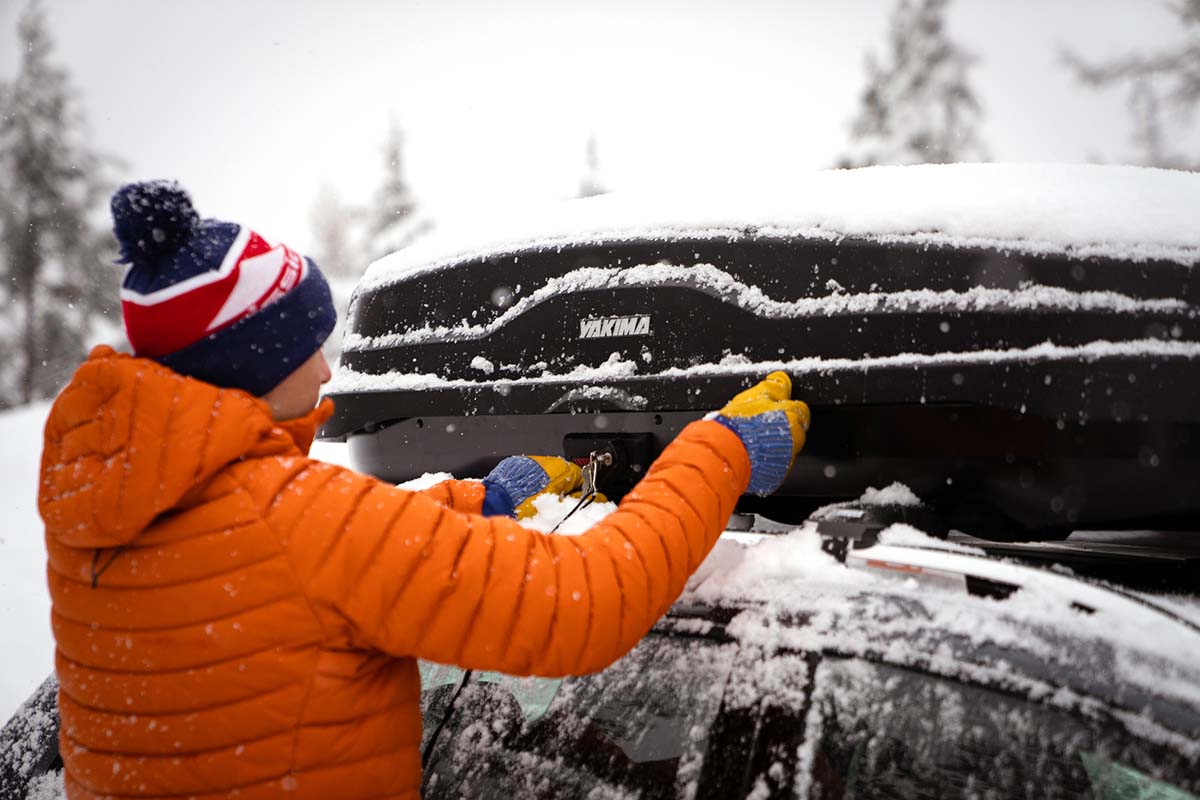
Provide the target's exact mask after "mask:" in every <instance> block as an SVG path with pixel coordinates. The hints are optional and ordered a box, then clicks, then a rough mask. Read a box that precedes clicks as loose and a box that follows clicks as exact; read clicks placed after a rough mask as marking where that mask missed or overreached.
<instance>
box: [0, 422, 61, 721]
mask: <svg viewBox="0 0 1200 800" xmlns="http://www.w3.org/2000/svg"><path fill="white" fill-rule="evenodd" d="M49 410H50V405H49V403H36V404H33V405H30V406H25V407H23V408H18V409H15V410H10V411H2V412H0V441H3V442H4V458H2V459H0V505H2V507H3V508H4V515H5V520H6V522H5V524H4V526H3V527H0V616H2V617H3V619H4V635H3V642H4V647H3V651H4V656H3V660H4V663H3V669H0V725H2V724H3V723H4V722H6V721H7V720H8V718H9V717H11V716H12V714H13V712H14V711H16V709H17V707H18V706H20V705H21V703H23V702H25V699H26V698H28V697H29V695H30V694H32V693H33V690H34V689H36V688H37V687H38V685H39V684H40V683H41V682H42V681H44V680H45V679H46V676H47V675H49V674H50V672H51V671H52V670H53V669H54V639H53V637H52V635H51V633H50V594H49V589H48V588H47V585H46V545H45V542H44V541H43V530H44V529H43V527H42V518H41V517H40V516H39V515H38V511H37V482H38V464H39V463H40V462H41V457H42V429H43V428H44V427H45V421H46V415H47V414H48V413H49Z"/></svg>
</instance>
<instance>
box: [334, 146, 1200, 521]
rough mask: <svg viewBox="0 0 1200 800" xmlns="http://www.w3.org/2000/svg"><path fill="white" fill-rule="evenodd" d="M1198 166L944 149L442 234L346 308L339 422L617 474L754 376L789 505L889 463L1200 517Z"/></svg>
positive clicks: (779, 510) (1081, 510)
mask: <svg viewBox="0 0 1200 800" xmlns="http://www.w3.org/2000/svg"><path fill="white" fill-rule="evenodd" d="M1198 213H1200V175H1197V174H1193V173H1183V172H1171V171H1163V170H1149V169H1140V168H1131V167H1105V166H1083V165H1077V166H1049V165H951V166H921V167H900V168H872V169H864V170H851V171H831V172H823V173H816V174H814V175H813V176H812V177H811V178H810V179H808V180H806V181H802V182H800V183H798V184H796V185H794V186H791V187H789V188H788V189H787V190H786V191H782V192H781V191H778V190H776V191H764V190H761V189H746V188H742V189H736V188H731V189H728V190H726V191H725V192H723V193H720V194H719V195H714V194H713V193H708V194H706V193H702V192H679V193H675V194H671V195H667V194H662V195H653V196H650V195H641V196H637V197H625V196H620V195H617V194H613V195H606V196H601V197H597V198H591V199H588V200H583V201H571V202H567V203H563V204H560V205H559V206H558V207H555V208H552V209H542V210H541V211H539V212H538V213H537V214H526V215H523V216H522V215H519V214H508V215H499V214H497V215H495V216H494V217H493V218H489V219H488V220H486V224H483V225H479V226H477V227H476V228H475V229H472V230H469V231H466V230H458V231H455V230H449V229H447V230H443V231H442V232H440V233H438V234H437V235H435V236H431V237H429V238H427V239H425V240H424V241H421V242H418V243H417V244H415V245H413V246H412V247H410V248H408V249H406V250H403V251H401V252H399V253H396V254H394V255H392V256H390V257H388V258H385V259H383V260H381V261H379V262H376V263H375V264H374V265H372V267H371V268H370V269H369V270H368V271H367V273H366V275H365V276H364V278H363V280H362V281H361V282H360V285H359V287H358V288H357V290H356V292H355V295H354V299H353V301H352V303H351V309H350V317H349V324H348V331H347V335H346V338H345V341H344V350H343V356H342V361H341V364H340V365H339V367H338V369H337V370H336V371H335V377H334V380H333V381H332V383H331V384H330V387H329V392H328V393H329V395H330V396H332V397H333V398H334V399H335V400H336V402H337V412H336V414H335V416H334V418H333V419H332V420H330V422H329V424H328V425H327V426H326V428H325V430H324V432H323V435H324V436H326V437H328V438H347V439H348V441H349V443H350V450H351V455H352V458H353V460H354V462H355V463H356V465H357V466H358V467H359V468H360V469H363V470H365V471H368V472H371V473H374V474H376V475H379V476H380V477H382V478H385V479H388V480H392V481H400V480H406V479H409V478H412V477H415V476H417V475H420V474H421V473H424V472H429V471H449V472H452V473H454V474H456V475H460V476H471V475H481V474H484V473H485V472H486V471H487V470H488V469H489V468H490V467H491V465H492V464H494V463H495V462H496V461H497V460H498V459H499V458H501V457H503V456H505V455H508V454H511V453H517V452H525V453H553V454H564V455H567V456H568V457H574V458H580V457H586V456H587V454H588V452H589V451H591V450H594V449H597V448H606V449H609V450H612V451H613V452H614V453H615V454H616V455H617V456H618V466H617V468H614V469H613V470H611V471H610V474H609V481H610V484H609V486H608V488H609V489H610V492H611V493H614V494H618V495H619V494H620V493H621V492H622V491H624V490H626V489H628V487H629V486H630V485H632V483H633V482H635V481H636V479H637V477H638V475H639V474H640V473H641V471H643V470H644V469H645V467H646V466H647V465H648V463H649V461H650V460H651V459H652V458H653V457H654V455H656V454H657V453H658V452H659V451H660V450H661V449H662V447H663V446H664V445H665V444H666V443H667V442H668V441H669V440H670V439H671V438H672V437H673V436H674V435H675V434H676V433H677V432H678V431H679V429H680V428H681V427H682V426H683V425H685V424H686V423H687V422H688V421H690V420H692V419H695V418H697V417H698V416H700V415H701V414H703V413H705V412H707V411H710V410H712V409H714V408H717V407H719V406H720V405H722V404H723V403H724V402H725V401H726V400H727V399H728V398H729V397H730V396H731V395H732V394H733V393H734V392H736V391H738V390H740V389H741V388H743V387H745V386H748V385H750V384H751V383H753V382H755V381H757V380H758V379H760V378H761V377H762V376H763V375H764V374H766V373H767V372H769V371H771V370H776V369H782V370H785V371H787V372H788V373H789V374H790V375H791V376H792V378H793V382H794V385H795V394H796V396H797V397H800V398H802V399H804V400H806V401H807V402H808V403H809V404H810V406H811V407H812V410H813V428H812V431H811V433H810V439H809V442H808V444H807V446H806V447H805V450H804V452H803V454H802V455H801V457H800V459H799V461H798V463H797V466H796V468H795V470H794V471H793V472H792V474H791V476H790V477H789V479H788V481H787V482H786V483H785V485H784V486H783V488H782V489H781V490H780V492H779V493H777V495H776V496H774V497H772V498H768V499H766V500H753V499H751V498H747V499H746V501H745V505H746V507H754V508H756V509H757V510H760V511H766V512H767V513H770V514H773V515H774V516H776V517H780V518H785V519H786V518H795V517H803V516H804V515H805V514H807V513H808V511H810V510H811V509H812V508H814V507H815V506H817V505H819V504H823V503H826V502H828V501H830V500H837V499H844V498H853V497H857V496H859V495H860V494H861V493H862V491H863V490H864V489H865V488H866V487H867V486H871V485H875V486H878V485H886V484H887V483H890V482H891V481H894V480H901V481H903V482H905V483H906V484H908V485H909V486H911V487H912V488H913V489H914V491H916V492H917V494H918V495H920V496H921V497H922V499H923V500H925V501H926V502H927V503H930V504H932V505H933V506H934V507H935V508H937V509H938V510H939V511H940V512H941V513H943V514H944V515H945V517H946V519H947V520H948V521H949V522H951V523H953V524H955V525H956V526H957V527H960V528H962V529H965V530H969V531H972V532H979V533H984V534H991V535H1024V533H1025V532H1028V531H1041V532H1044V533H1046V534H1054V533H1061V532H1062V531H1064V530H1069V529H1071V528H1079V527H1096V526H1106V527H1131V526H1155V527H1191V528H1194V529H1197V530H1200V492H1197V491H1196V487H1197V486H1200V324H1198V320H1197V315H1198V313H1200V272H1198V269H1200V268H1198V267H1197V266H1196V265H1197V263H1198V262H1200V226H1198V225H1197V224H1196V222H1195V220H1196V219H1197V216H1198Z"/></svg>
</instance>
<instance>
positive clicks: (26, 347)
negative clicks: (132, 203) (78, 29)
mask: <svg viewBox="0 0 1200 800" xmlns="http://www.w3.org/2000/svg"><path fill="white" fill-rule="evenodd" d="M17 33H18V37H19V40H20V42H21V44H22V45H23V48H22V56H21V63H20V68H19V70H18V72H17V75H16V77H15V78H14V79H13V81H12V82H11V83H7V84H0V253H2V254H3V255H2V257H3V263H2V264H0V270H3V275H4V284H3V286H2V287H0V294H2V295H3V299H4V303H5V305H6V306H7V307H8V308H9V309H11V310H13V311H15V312H16V313H15V314H9V315H8V320H7V321H6V322H7V324H8V327H10V330H8V331H5V332H4V333H5V334H10V335H11V336H10V337H7V338H8V352H4V353H0V357H2V358H3V362H0V405H9V404H12V403H14V402H23V403H27V402H29V401H31V400H33V399H36V398H39V397H48V396H51V395H53V394H54V393H55V392H56V391H57V390H58V388H59V387H60V386H61V384H62V382H63V380H64V379H65V378H66V377H67V375H68V374H69V372H70V370H71V369H72V368H73V367H74V366H76V365H77V364H78V362H79V361H80V360H81V359H82V357H83V355H84V349H85V346H86V345H87V343H88V341H89V340H91V339H93V338H94V337H95V328H96V324H97V318H98V317H101V318H102V317H103V316H104V315H105V314H112V313H113V312H114V311H115V307H116V303H117V298H118V294H117V285H118V283H119V280H120V271H119V270H118V269H117V268H116V267H114V266H111V261H112V258H113V256H114V255H115V250H114V249H113V248H112V245H111V239H110V237H108V236H105V235H103V234H101V233H99V232H98V230H97V228H96V227H95V226H93V224H92V220H91V216H92V215H93V213H95V212H96V209H98V208H102V207H103V200H104V197H105V196H106V195H107V190H108V187H107V186H104V185H102V184H101V182H100V180H99V179H98V176H99V175H100V173H101V170H102V167H103V165H104V163H105V159H103V158H102V157H101V156H99V155H97V154H96V153H94V152H92V151H91V150H90V149H89V148H88V146H87V144H86V141H85V127H84V120H83V115H82V112H81V111H80V109H79V106H78V104H77V102H76V99H75V95H74V92H73V90H72V88H71V86H70V82H69V80H68V76H67V73H66V72H65V71H64V70H63V69H62V68H60V67H58V66H55V65H54V64H53V62H52V51H53V45H52V42H51V40H50V36H49V34H48V32H47V30H46V21H45V15H44V13H43V11H42V8H41V6H40V4H39V3H38V2H37V0H34V2H32V3H31V4H30V5H29V6H28V7H27V8H26V10H25V11H24V12H23V13H22V15H21V18H20V20H19V22H18V26H17ZM106 251H107V255H108V258H107V259H106V260H107V262H108V263H107V264H105V263H102V260H105V259H104V255H105V254H106ZM14 317H15V319H14Z"/></svg>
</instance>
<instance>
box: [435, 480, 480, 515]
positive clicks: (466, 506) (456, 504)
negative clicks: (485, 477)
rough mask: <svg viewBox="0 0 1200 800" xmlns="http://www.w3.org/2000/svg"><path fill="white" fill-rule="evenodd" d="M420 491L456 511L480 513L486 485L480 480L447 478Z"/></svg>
mask: <svg viewBox="0 0 1200 800" xmlns="http://www.w3.org/2000/svg"><path fill="white" fill-rule="evenodd" d="M420 493H421V494H423V495H425V496H426V497H428V498H431V499H432V500H434V501H435V502H437V503H441V504H442V505H444V506H445V507H446V508H453V509H454V510H455V511H462V512H464V513H467V514H478V513H479V512H480V511H481V510H482V509H483V494H484V486H483V484H482V483H481V482H480V481H454V480H447V481H442V482H441V483H435V484H434V485H433V486H430V487H429V488H427V489H422V490H421V492H420Z"/></svg>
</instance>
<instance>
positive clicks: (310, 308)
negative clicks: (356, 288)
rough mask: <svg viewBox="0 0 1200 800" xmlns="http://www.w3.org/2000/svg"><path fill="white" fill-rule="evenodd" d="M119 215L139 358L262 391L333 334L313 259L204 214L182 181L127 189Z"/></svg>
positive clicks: (125, 297)
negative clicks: (186, 190) (197, 209)
mask: <svg viewBox="0 0 1200 800" xmlns="http://www.w3.org/2000/svg"><path fill="white" fill-rule="evenodd" d="M112 215H113V233H114V234H115V235H116V237H117V242H118V244H120V246H121V257H120V259H118V263H122V264H128V265H129V266H128V269H127V270H126V272H125V280H124V282H123V283H122V287H121V312H122V315H123V316H124V318H125V333H126V335H127V336H128V337H129V343H130V344H131V345H133V350H134V353H135V355H138V356H141V357H145V358H151V359H154V360H155V361H158V362H159V363H161V364H164V365H166V366H167V367H170V368H171V369H173V370H175V371H176V372H179V373H181V374H183V375H190V376H191V377H194V378H199V379H200V380H202V381H206V382H208V383H212V384H215V385H217V386H224V387H230V388H235V389H244V390H245V391H247V392H250V393H251V394H254V395H259V396H261V395H264V394H266V393H267V392H269V391H271V389H274V388H275V387H276V386H278V385H279V383H280V382H281V381H282V380H283V379H284V378H286V377H287V376H288V375H290V374H291V373H292V372H294V371H295V370H296V369H297V368H298V367H299V366H300V365H301V364H303V363H304V362H305V361H307V360H308V359H309V358H310V357H311V356H312V354H313V353H315V352H316V351H317V350H318V349H320V347H321V344H322V343H323V342H324V341H325V339H326V338H328V336H329V334H330V332H332V331H333V326H334V324H335V323H336V322H337V312H336V311H335V310H334V307H333V299H332V297H331V296H330V293H329V284H328V283H326V282H325V278H324V276H322V275H321V271H320V270H319V269H317V265H316V264H314V263H313V262H312V260H310V259H308V258H304V257H302V256H300V255H299V254H298V253H296V252H295V251H294V250H292V249H291V248H289V247H287V246H286V245H283V244H276V243H272V242H269V241H268V240H266V239H264V238H263V237H262V236H260V235H258V234H257V233H255V232H254V231H252V230H250V229H249V228H247V227H245V226H243V225H238V224H236V223H233V222H222V221H220V220H215V219H200V216H199V215H198V214H197V213H196V210H195V209H194V208H193V207H192V200H191V198H190V197H188V194H187V192H185V191H184V190H183V187H181V186H180V185H179V184H178V183H176V182H174V181H147V182H144V183H131V184H128V185H126V186H122V187H121V188H120V189H118V190H117V192H116V194H114V195H113V198H112Z"/></svg>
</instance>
